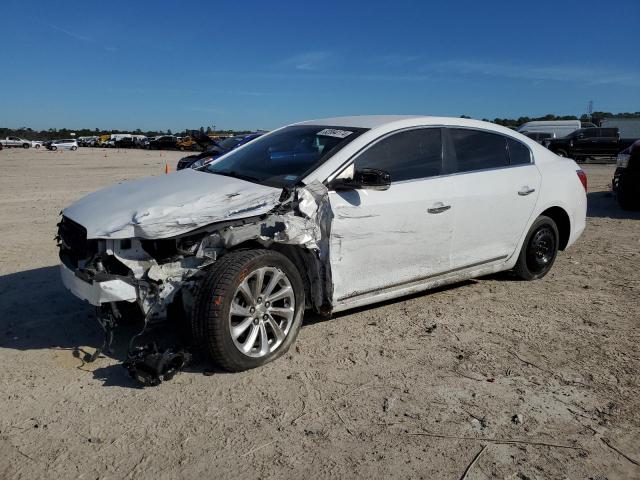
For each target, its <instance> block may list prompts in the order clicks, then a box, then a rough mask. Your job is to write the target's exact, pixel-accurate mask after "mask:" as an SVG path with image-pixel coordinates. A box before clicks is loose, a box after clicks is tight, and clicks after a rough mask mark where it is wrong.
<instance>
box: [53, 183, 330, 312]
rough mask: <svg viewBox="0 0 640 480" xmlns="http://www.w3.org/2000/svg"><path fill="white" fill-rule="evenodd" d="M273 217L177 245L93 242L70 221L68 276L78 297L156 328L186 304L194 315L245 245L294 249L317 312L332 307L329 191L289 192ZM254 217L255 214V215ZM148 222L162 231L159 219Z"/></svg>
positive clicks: (200, 233)
mask: <svg viewBox="0 0 640 480" xmlns="http://www.w3.org/2000/svg"><path fill="white" fill-rule="evenodd" d="M282 197H285V198H284V199H283V200H282V201H280V202H278V203H277V204H276V205H275V206H274V207H273V208H272V209H271V210H270V211H268V212H267V213H263V214H261V215H256V216H251V217H247V218H241V219H238V218H233V219H230V220H226V221H221V222H216V223H214V224H210V225H203V226H200V227H198V228H195V229H193V230H191V231H189V232H186V233H184V234H182V235H178V236H175V237H172V238H159V239H149V238H88V235H87V229H86V228H85V227H84V226H83V225H80V224H79V223H77V222H75V221H74V220H72V219H71V218H68V217H67V216H64V212H63V217H62V220H61V222H60V223H59V229H58V237H57V238H58V245H59V248H60V259H61V262H62V265H61V267H60V268H61V276H62V281H63V283H64V285H65V286H66V287H67V288H68V289H69V290H70V291H71V292H72V293H73V294H74V295H76V296H77V297H79V298H81V299H82V300H85V301H87V302H89V303H90V304H92V305H94V306H96V307H100V306H104V305H112V306H114V307H115V308H116V310H117V304H118V302H127V303H129V304H137V305H138V307H139V308H140V311H141V312H142V314H143V315H144V317H145V319H146V320H147V321H149V322H155V321H162V320H164V319H165V318H166V317H167V309H168V306H169V305H171V304H172V303H173V302H174V301H176V300H178V299H179V300H180V304H181V306H182V307H183V308H185V309H186V310H187V313H189V310H190V308H191V302H192V300H193V297H194V294H195V291H196V289H197V286H198V282H199V280H200V279H201V278H202V277H203V276H204V275H205V272H206V269H207V267H209V266H211V265H213V264H214V263H215V262H216V261H217V260H218V258H219V257H220V256H222V255H224V254H225V253H226V252H227V251H229V250H232V249H235V248H238V247H240V246H242V245H243V244H247V243H251V244H253V245H255V244H256V243H257V244H260V245H261V246H262V247H266V248H280V249H284V250H286V249H287V248H290V247H293V248H294V249H295V252H293V251H291V250H290V251H288V253H289V254H290V255H295V256H296V260H297V263H298V264H299V265H301V267H302V268H301V270H302V271H301V274H302V275H303V276H305V275H306V277H307V283H308V285H309V287H308V293H309V297H308V298H309V299H310V300H311V306H312V307H314V308H315V309H316V310H326V309H327V308H330V304H331V277H330V270H329V268H330V267H329V262H328V258H329V255H328V245H329V241H328V237H329V229H330V224H331V219H332V214H331V209H330V206H329V201H328V194H327V189H326V187H325V186H324V185H323V184H321V183H319V182H314V183H312V184H311V185H308V186H305V187H300V188H297V189H294V190H291V191H285V192H283V195H282ZM247 213H248V214H251V213H253V211H252V209H248V210H247ZM144 222H149V223H150V224H154V225H157V219H155V218H153V216H147V217H145V218H144V220H143V223H142V224H138V225H137V226H138V228H141V229H144V226H145V225H144Z"/></svg>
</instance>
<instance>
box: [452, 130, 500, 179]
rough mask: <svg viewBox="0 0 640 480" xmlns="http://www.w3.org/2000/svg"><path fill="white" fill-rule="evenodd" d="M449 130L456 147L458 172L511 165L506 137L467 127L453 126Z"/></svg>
mask: <svg viewBox="0 0 640 480" xmlns="http://www.w3.org/2000/svg"><path fill="white" fill-rule="evenodd" d="M449 131H450V135H451V139H452V140H453V145H454V147H455V152H456V160H457V171H458V172H472V171H474V170H483V169H485V168H500V167H506V166H508V165H509V155H508V152H507V141H506V137H504V136H502V135H498V134H495V133H490V132H484V131H480V130H472V129H466V128H452V129H450V130H449Z"/></svg>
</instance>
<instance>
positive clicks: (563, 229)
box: [540, 206, 571, 250]
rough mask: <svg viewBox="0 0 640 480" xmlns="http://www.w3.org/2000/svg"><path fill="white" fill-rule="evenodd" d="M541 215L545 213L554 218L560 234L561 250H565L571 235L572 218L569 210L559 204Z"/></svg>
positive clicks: (559, 247)
mask: <svg viewBox="0 0 640 480" xmlns="http://www.w3.org/2000/svg"><path fill="white" fill-rule="evenodd" d="M540 215H544V216H546V217H549V218H550V219H551V220H553V221H554V222H555V224H556V226H557V227H558V233H559V234H560V239H559V240H560V243H559V246H558V249H559V250H564V249H565V248H566V247H567V244H568V243H569V237H570V236H571V218H570V217H569V214H568V213H567V211H566V210H565V209H564V208H562V207H558V206H554V207H549V208H547V209H546V210H544V211H543V212H541V213H540Z"/></svg>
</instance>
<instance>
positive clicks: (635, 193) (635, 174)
mask: <svg viewBox="0 0 640 480" xmlns="http://www.w3.org/2000/svg"><path fill="white" fill-rule="evenodd" d="M611 185H612V187H613V191H614V192H615V194H616V199H617V200H618V204H619V205H620V207H622V208H623V209H625V210H631V209H640V140H637V141H636V142H634V143H633V144H632V145H630V146H629V147H627V148H625V149H624V150H623V151H622V152H620V153H619V154H618V157H617V159H616V171H615V173H614V175H613V180H612V181H611Z"/></svg>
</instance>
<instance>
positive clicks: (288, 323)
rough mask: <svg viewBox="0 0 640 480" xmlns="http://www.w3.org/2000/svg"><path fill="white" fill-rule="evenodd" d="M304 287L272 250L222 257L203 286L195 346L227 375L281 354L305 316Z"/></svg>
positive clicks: (197, 308) (286, 261) (294, 270)
mask: <svg viewBox="0 0 640 480" xmlns="http://www.w3.org/2000/svg"><path fill="white" fill-rule="evenodd" d="M304 308H305V298H304V286H303V283H302V279H301V277H300V273H299V272H298V269H297V268H296V267H295V265H294V264H293V263H292V262H291V261H290V260H289V259H288V258H287V257H285V256H284V255H282V254H280V253H278V252H275V251H271V250H242V251H238V252H231V253H228V254H227V255H225V256H224V257H222V258H221V259H220V260H219V261H218V262H216V264H215V265H214V268H213V269H212V270H211V271H210V272H209V273H208V275H207V277H206V278H205V279H204V280H203V281H202V284H201V286H200V288H199V290H198V294H197V297H196V303H195V307H194V312H193V317H192V325H191V329H192V334H193V338H194V341H195V344H196V346H197V347H198V348H199V350H201V351H202V352H203V353H205V355H206V356H207V357H208V358H209V359H211V360H212V361H213V363H215V364H216V365H218V366H219V367H221V368H223V369H224V370H228V371H231V372H239V371H243V370H248V369H251V368H256V367H259V366H261V365H264V364H266V363H268V362H270V361H272V360H275V359H276V358H278V357H279V356H281V355H282V354H284V353H285V352H286V351H287V350H288V349H289V347H290V346H291V345H292V344H293V342H294V341H295V339H296V336H297V335H298V331H299V329H300V325H301V324H302V317H303V315H304Z"/></svg>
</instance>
